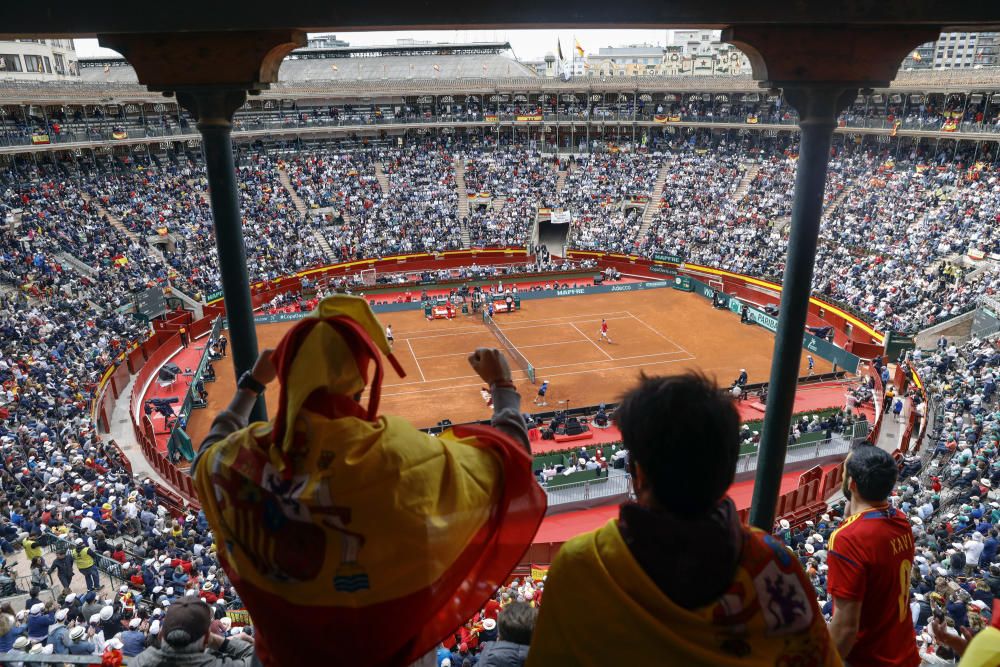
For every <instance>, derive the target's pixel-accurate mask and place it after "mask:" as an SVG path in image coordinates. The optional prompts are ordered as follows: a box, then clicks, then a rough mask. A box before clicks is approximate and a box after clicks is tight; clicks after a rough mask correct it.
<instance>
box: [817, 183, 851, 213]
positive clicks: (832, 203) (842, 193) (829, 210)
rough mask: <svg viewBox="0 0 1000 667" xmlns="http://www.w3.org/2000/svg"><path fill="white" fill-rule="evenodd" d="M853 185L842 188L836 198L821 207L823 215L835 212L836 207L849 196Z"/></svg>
mask: <svg viewBox="0 0 1000 667" xmlns="http://www.w3.org/2000/svg"><path fill="white" fill-rule="evenodd" d="M854 188H855V185H854V184H850V185H847V186H846V187H844V189H843V190H841V191H840V194H838V195H837V196H836V197H834V198H833V199H832V200H831V201H830V203H829V204H827V205H826V206H824V207H823V215H824V216H827V215H830V214H831V213H833V212H834V211H835V210H837V207H838V206H840V205H841V204H842V203H844V200H845V199H847V198H848V197H850V196H851V193H852V192H853V191H854Z"/></svg>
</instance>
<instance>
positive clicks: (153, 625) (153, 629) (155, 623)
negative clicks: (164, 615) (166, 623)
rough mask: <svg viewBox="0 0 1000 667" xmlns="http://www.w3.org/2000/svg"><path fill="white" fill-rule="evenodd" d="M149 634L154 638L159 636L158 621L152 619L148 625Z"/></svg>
mask: <svg viewBox="0 0 1000 667" xmlns="http://www.w3.org/2000/svg"><path fill="white" fill-rule="evenodd" d="M149 634H151V635H153V636H154V637H155V636H156V635H158V634H160V619H158V618H154V619H153V622H152V623H150V624H149Z"/></svg>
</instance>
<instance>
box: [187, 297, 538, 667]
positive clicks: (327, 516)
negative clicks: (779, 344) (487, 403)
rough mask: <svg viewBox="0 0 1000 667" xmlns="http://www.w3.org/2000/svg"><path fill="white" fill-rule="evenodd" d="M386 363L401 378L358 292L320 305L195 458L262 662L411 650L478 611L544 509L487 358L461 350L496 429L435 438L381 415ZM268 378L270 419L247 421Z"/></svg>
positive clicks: (266, 357)
mask: <svg viewBox="0 0 1000 667" xmlns="http://www.w3.org/2000/svg"><path fill="white" fill-rule="evenodd" d="M383 357H385V358H386V359H388V361H389V363H390V364H391V365H392V367H393V369H394V370H395V371H396V373H398V374H399V375H400V376H403V375H404V372H403V369H402V368H401V367H400V365H399V363H398V362H397V361H396V359H395V357H393V355H392V350H391V348H390V346H389V343H388V341H387V340H386V337H385V333H384V329H383V327H382V326H381V325H380V324H379V322H378V320H376V318H375V316H374V314H373V313H372V311H371V309H370V308H369V307H368V303H367V302H366V301H365V300H364V299H362V298H357V297H351V296H344V295H337V296H333V297H329V298H327V299H324V300H323V301H321V302H320V303H319V305H318V306H317V308H316V310H315V311H314V312H312V313H311V314H309V315H308V316H306V317H305V318H303V319H302V320H300V321H299V322H298V323H297V324H296V325H295V326H294V327H293V328H292V329H290V330H289V331H288V333H287V334H286V335H285V337H284V338H283V339H282V341H281V342H280V344H279V345H278V346H277V348H276V349H275V350H274V351H273V352H271V351H265V352H264V353H263V354H262V355H261V356H260V358H259V359H258V361H257V364H256V365H255V366H254V370H253V371H252V373H250V374H248V375H247V376H244V378H241V381H240V384H239V386H240V389H238V390H237V392H236V395H235V396H234V398H233V401H232V403H230V405H229V407H228V409H227V410H225V411H223V412H221V413H220V414H219V415H218V416H217V417H216V419H215V421H214V422H213V424H212V430H211V432H210V433H209V435H208V436H207V437H206V439H205V441H204V443H203V444H202V447H201V451H200V452H199V455H198V458H197V459H196V460H195V463H194V465H193V468H192V470H193V474H194V480H195V486H196V488H197V491H198V496H199V498H200V500H201V502H202V505H203V509H204V511H205V515H206V517H207V519H208V522H209V524H210V525H211V527H212V530H213V532H214V534H215V537H216V541H217V544H218V553H219V556H220V559H221V561H222V564H223V567H224V568H225V569H226V572H227V573H228V575H229V577H230V579H231V580H232V581H233V583H234V585H235V586H236V589H237V591H238V593H239V595H240V598H241V599H242V601H243V602H244V604H245V606H246V608H247V610H248V611H249V613H250V616H251V617H252V618H253V621H254V626H255V628H256V629H257V631H258V632H257V639H256V649H257V653H258V655H259V657H260V658H261V660H262V662H263V663H264V664H265V665H296V664H301V665H306V664H311V665H338V664H350V663H352V661H353V660H354V659H355V658H356V657H357V656H358V655H364V656H365V664H369V665H406V664H409V663H411V662H413V661H414V660H417V659H419V658H421V657H422V656H424V655H425V654H427V653H428V652H429V651H431V650H432V649H433V648H434V647H435V646H436V645H437V643H438V642H439V641H440V640H441V639H443V638H444V637H445V636H447V635H450V634H451V633H452V632H453V631H454V629H455V628H456V627H457V626H459V625H461V624H462V623H464V622H465V621H466V620H467V619H468V618H470V617H471V616H473V615H474V614H475V613H476V612H477V611H479V609H480V608H481V607H482V605H483V604H484V603H485V601H486V600H487V599H488V598H489V596H490V595H491V594H492V593H493V592H494V591H495V590H496V589H497V587H498V586H499V585H500V584H501V583H502V582H503V581H504V580H505V578H506V576H507V575H508V574H509V572H510V571H511V570H512V569H513V567H514V566H515V565H516V564H517V563H518V562H519V560H520V559H521V556H522V555H523V554H524V552H525V551H526V549H527V547H528V545H529V544H530V542H531V539H532V537H533V536H534V534H535V530H536V529H537V528H538V525H539V523H540V522H541V519H542V516H543V515H544V513H545V494H544V492H543V491H542V490H541V488H540V487H539V486H538V484H537V482H536V481H535V479H534V477H533V475H532V472H531V457H530V453H529V449H528V438H527V431H526V429H525V425H524V421H523V419H522V417H521V414H520V396H519V395H518V393H517V391H516V389H515V387H514V384H513V383H512V382H511V379H510V377H511V376H510V368H509V366H508V365H507V362H506V360H505V359H504V358H503V356H502V355H501V353H500V352H498V351H497V350H488V349H479V350H476V351H475V352H473V353H472V354H471V355H470V357H469V363H470V364H471V365H472V367H473V369H474V370H475V371H476V372H477V373H478V374H479V375H480V377H482V379H483V381H484V382H486V383H487V384H488V385H489V386H490V389H491V391H492V393H493V403H494V408H493V409H494V413H493V418H492V420H491V425H490V426H457V427H454V428H451V429H448V430H447V431H445V432H444V433H442V434H441V435H440V436H438V437H433V436H430V435H428V434H426V433H423V432H422V431H419V430H417V429H416V428H414V427H413V426H412V425H411V424H410V423H409V422H407V421H406V420H404V419H401V418H398V417H392V416H387V415H380V414H379V413H378V407H379V397H380V394H381V385H382V377H383V361H382V358H383ZM274 380H277V381H278V383H279V385H280V400H279V406H278V410H277V414H276V415H275V416H274V418H273V419H272V420H271V421H270V422H258V423H253V424H247V415H248V414H249V411H250V408H251V406H252V405H253V403H254V401H255V400H256V398H257V395H258V394H259V393H260V392H262V391H263V389H264V386H265V385H267V384H269V383H270V382H272V381H274ZM366 392H367V396H365V394H366ZM439 405H440V404H439V403H438V404H434V403H430V402H429V403H428V406H427V409H428V410H429V411H433V410H436V409H438V406H439ZM442 416H446V415H442Z"/></svg>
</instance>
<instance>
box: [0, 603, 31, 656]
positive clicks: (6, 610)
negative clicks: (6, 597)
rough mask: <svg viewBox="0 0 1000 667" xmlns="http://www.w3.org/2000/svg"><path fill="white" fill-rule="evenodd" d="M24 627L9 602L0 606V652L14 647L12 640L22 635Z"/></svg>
mask: <svg viewBox="0 0 1000 667" xmlns="http://www.w3.org/2000/svg"><path fill="white" fill-rule="evenodd" d="M26 629H27V628H26V626H24V625H22V624H21V622H20V619H18V618H17V614H15V613H14V608H13V607H11V606H10V604H9V603H4V605H3V606H0V653H7V652H8V651H10V650H11V648H13V647H14V641H15V640H16V639H17V638H18V637H20V636H21V635H23V634H24V631H25V630H26Z"/></svg>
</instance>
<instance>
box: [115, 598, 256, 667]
mask: <svg viewBox="0 0 1000 667" xmlns="http://www.w3.org/2000/svg"><path fill="white" fill-rule="evenodd" d="M211 623H212V612H211V610H210V609H209V607H208V605H207V604H205V601H204V600H202V599H201V598H199V597H194V596H191V595H185V596H184V597H181V598H179V599H178V600H177V601H175V602H174V603H173V604H171V605H170V608H169V609H167V613H166V614H165V615H164V617H163V624H162V625H161V626H160V634H159V638H160V646H158V647H157V646H150V647H149V648H147V649H146V650H145V651H143V652H142V653H140V654H139V655H137V656H135V657H134V658H129V663H128V664H129V665H135V667H175V666H177V665H185V666H188V667H249V665H250V663H251V661H252V660H253V644H250V643H248V642H246V641H243V640H242V639H237V638H235V637H232V638H225V637H222V636H220V635H216V634H212V632H211V631H210V627H211Z"/></svg>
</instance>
